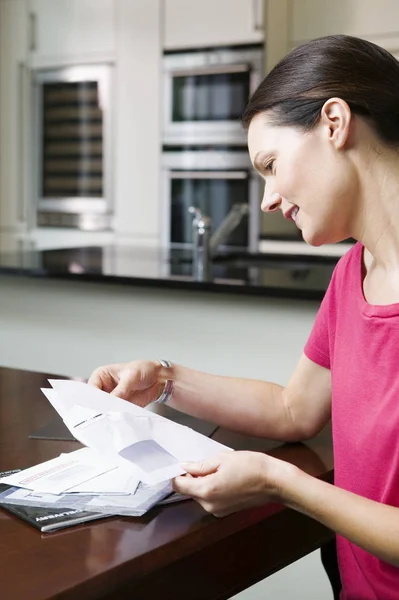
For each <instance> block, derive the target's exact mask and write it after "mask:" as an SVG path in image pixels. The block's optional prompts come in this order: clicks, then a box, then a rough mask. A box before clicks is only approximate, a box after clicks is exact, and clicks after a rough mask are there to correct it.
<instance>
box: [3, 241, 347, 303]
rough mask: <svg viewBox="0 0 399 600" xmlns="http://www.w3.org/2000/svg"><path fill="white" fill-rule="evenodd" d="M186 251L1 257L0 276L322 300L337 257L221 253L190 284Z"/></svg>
mask: <svg viewBox="0 0 399 600" xmlns="http://www.w3.org/2000/svg"><path fill="white" fill-rule="evenodd" d="M191 259H192V255H191V252H190V251H189V250H177V249H175V250H165V249H155V248H137V247H133V246H105V247H82V248H67V249H65V248H62V249H54V250H41V251H39V250H27V251H21V252H16V253H10V254H6V253H5V254H2V255H0V273H2V274H9V275H23V276H28V277H42V278H57V279H64V280H81V281H91V282H103V283H115V284H125V285H140V286H152V287H158V288H175V289H193V290H203V291H208V292H209V291H211V292H229V293H243V294H258V295H263V296H270V297H278V298H302V299H311V300H320V299H321V298H322V297H323V295H324V292H325V290H326V289H327V286H328V283H329V281H330V278H331V275H332V272H333V269H334V266H335V264H336V263H337V260H338V258H336V257H321V256H317V257H315V256H291V255H290V256H284V255H274V254H269V255H267V254H262V255H260V254H256V255H248V254H245V253H238V252H237V253H235V254H231V253H230V254H229V255H226V254H224V255H223V254H222V255H219V256H217V257H215V259H214V262H213V266H212V270H213V272H212V281H206V282H199V281H194V280H193V278H192V276H191V273H192V262H191Z"/></svg>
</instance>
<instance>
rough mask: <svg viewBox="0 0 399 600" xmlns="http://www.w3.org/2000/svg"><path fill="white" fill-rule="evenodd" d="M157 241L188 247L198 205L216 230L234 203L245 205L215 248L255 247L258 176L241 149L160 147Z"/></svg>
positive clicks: (257, 225)
mask: <svg viewBox="0 0 399 600" xmlns="http://www.w3.org/2000/svg"><path fill="white" fill-rule="evenodd" d="M162 169H163V190H164V199H163V210H162V245H163V246H164V247H167V248H190V247H191V245H192V241H193V237H192V232H193V227H192V222H193V215H192V214H191V213H190V212H189V207H190V206H194V207H196V208H199V209H200V210H201V211H202V212H203V213H204V214H205V215H207V216H208V217H210V218H211V219H212V231H213V232H214V231H216V229H217V228H218V227H219V225H220V224H221V223H222V221H223V220H224V219H225V217H226V216H227V215H228V213H229V212H230V211H231V209H232V208H233V206H234V205H235V204H246V205H248V208H249V210H248V214H247V215H246V216H244V217H243V218H242V220H241V222H240V223H239V224H238V226H237V227H235V229H234V230H233V231H232V232H231V234H230V235H229V236H228V237H227V238H226V239H225V240H224V241H223V242H221V245H220V248H219V249H236V250H237V249H242V250H250V251H253V252H255V251H257V249H258V241H259V217H260V180H259V178H258V177H257V175H256V173H255V171H254V170H253V168H252V166H251V163H250V159H249V156H248V151H247V150H246V149H245V148H240V149H237V151H231V150H201V149H196V150H194V149H193V150H191V151H187V150H183V151H179V150H176V151H167V152H166V151H165V152H164V153H163V157H162Z"/></svg>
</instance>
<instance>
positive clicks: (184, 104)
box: [163, 46, 264, 145]
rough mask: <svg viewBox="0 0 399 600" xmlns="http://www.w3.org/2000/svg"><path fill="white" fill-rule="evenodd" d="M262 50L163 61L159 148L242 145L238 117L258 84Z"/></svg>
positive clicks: (201, 53)
mask: <svg viewBox="0 0 399 600" xmlns="http://www.w3.org/2000/svg"><path fill="white" fill-rule="evenodd" d="M263 52H264V50H263V46H253V47H243V48H240V47H236V48H232V49H223V48H220V49H218V48H213V49H210V50H204V51H199V52H196V51H192V52H172V53H169V54H165V55H164V58H163V77H164V99H163V109H164V110H163V113H164V119H163V143H164V144H229V145H233V144H237V145H243V144H245V142H246V134H245V131H244V130H243V128H242V127H241V122H240V120H241V117H242V114H243V111H244V108H245V106H246V104H247V102H248V99H249V97H250V95H251V94H252V92H253V91H254V90H255V89H256V87H257V86H258V85H259V83H260V82H261V80H262V78H263Z"/></svg>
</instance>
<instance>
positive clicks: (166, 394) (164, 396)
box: [154, 358, 175, 404]
mask: <svg viewBox="0 0 399 600" xmlns="http://www.w3.org/2000/svg"><path fill="white" fill-rule="evenodd" d="M159 362H160V363H161V365H162V366H163V367H165V368H166V369H171V368H172V363H171V362H170V360H165V359H163V358H161V359H159ZM174 389H175V382H174V381H173V379H167V380H166V381H165V387H164V388H163V390H162V393H161V395H160V396H159V398H157V399H156V400H154V402H155V404H165V403H166V402H168V400H170V399H171V398H172V396H173V392H174Z"/></svg>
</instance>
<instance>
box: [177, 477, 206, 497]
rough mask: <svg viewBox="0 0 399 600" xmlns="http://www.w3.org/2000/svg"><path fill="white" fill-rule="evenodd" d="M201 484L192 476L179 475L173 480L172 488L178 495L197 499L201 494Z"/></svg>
mask: <svg viewBox="0 0 399 600" xmlns="http://www.w3.org/2000/svg"><path fill="white" fill-rule="evenodd" d="M199 484H200V481H199V480H198V479H195V478H194V477H191V476H190V475H188V476H187V475H179V476H178V477H175V478H174V479H173V481H172V488H173V491H174V492H177V493H178V494H183V495H184V496H191V497H196V496H197V495H198V494H199V489H198V488H199Z"/></svg>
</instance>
